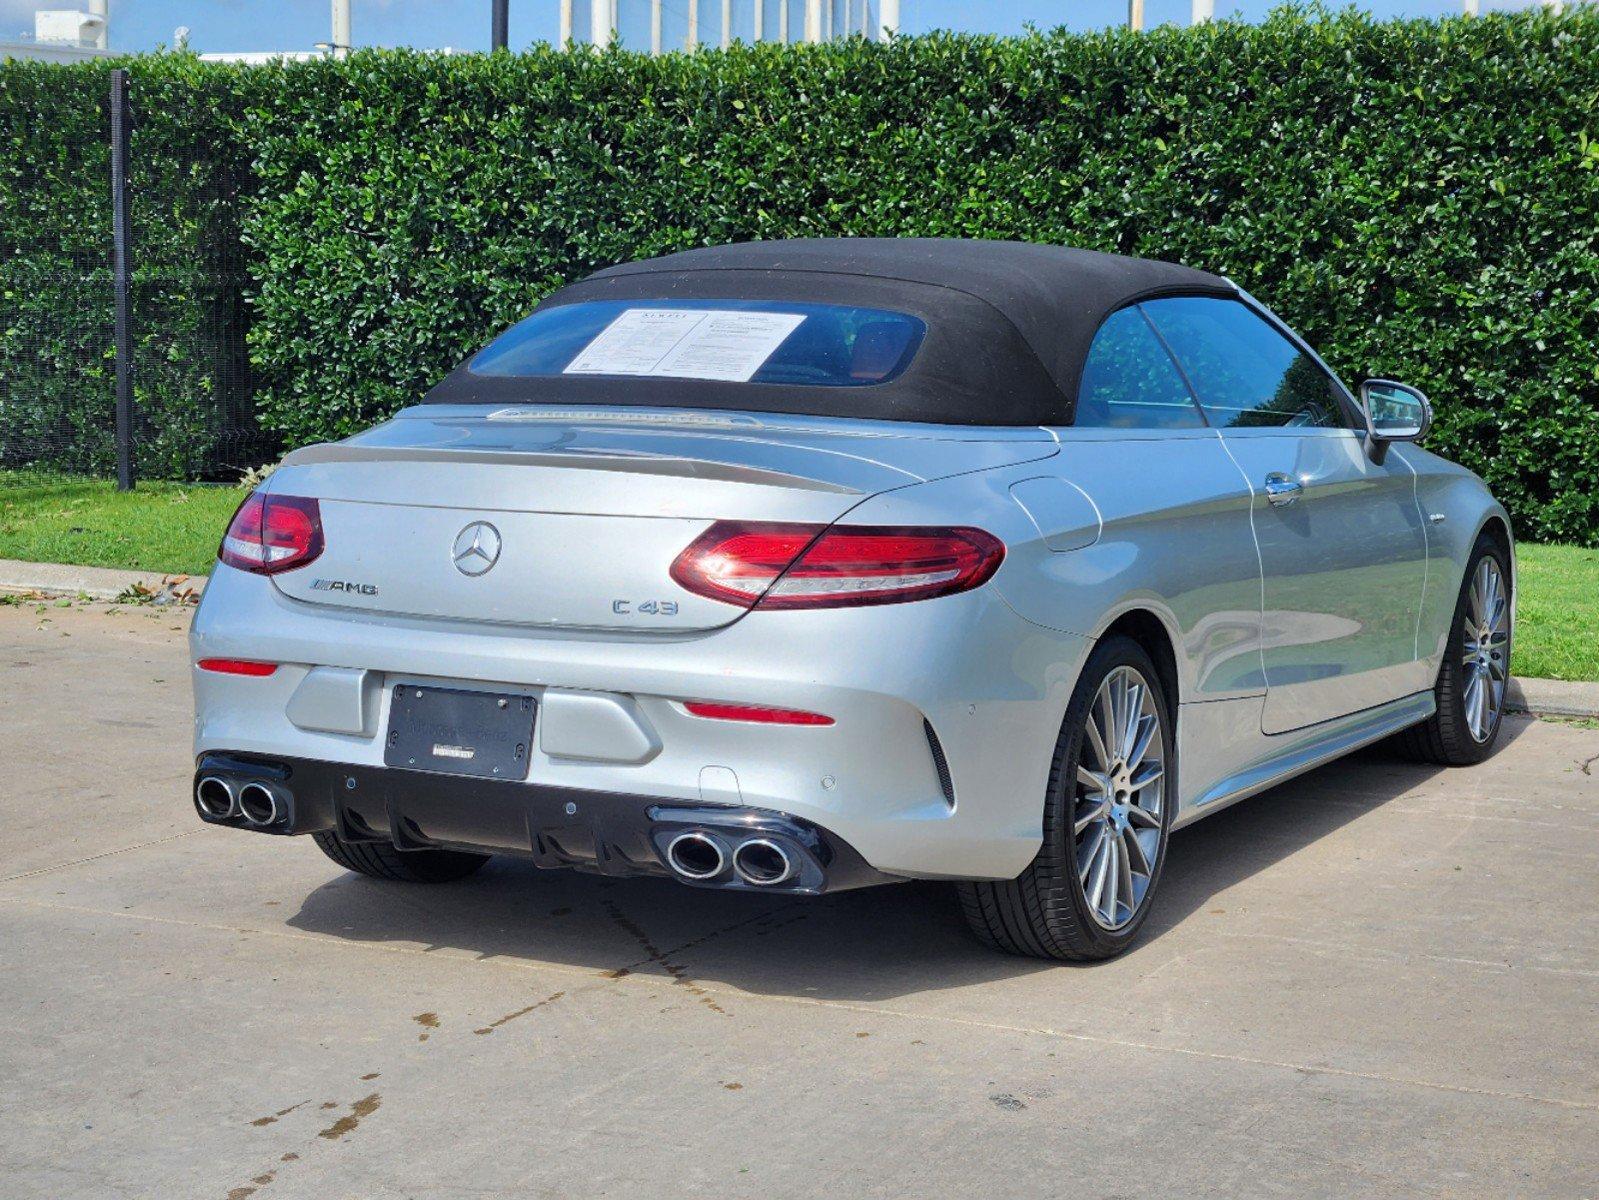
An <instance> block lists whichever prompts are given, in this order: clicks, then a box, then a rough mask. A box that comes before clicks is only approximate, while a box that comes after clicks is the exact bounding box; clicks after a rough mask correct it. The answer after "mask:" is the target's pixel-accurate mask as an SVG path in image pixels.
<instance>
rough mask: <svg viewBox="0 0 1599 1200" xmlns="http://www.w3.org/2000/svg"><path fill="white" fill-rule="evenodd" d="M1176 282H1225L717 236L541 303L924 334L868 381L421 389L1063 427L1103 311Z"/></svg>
mask: <svg viewBox="0 0 1599 1200" xmlns="http://www.w3.org/2000/svg"><path fill="white" fill-rule="evenodd" d="M1174 294H1180V295H1216V296H1233V295H1236V294H1237V292H1236V289H1234V288H1233V287H1232V286H1231V285H1230V284H1228V283H1227V282H1226V281H1225V280H1223V279H1221V278H1219V277H1218V276H1215V275H1209V274H1206V273H1205V272H1203V271H1195V270H1192V269H1191V268H1188V267H1183V266H1178V265H1177V264H1175V263H1164V262H1156V261H1154V260H1151V259H1142V258H1126V257H1123V256H1121V255H1116V254H1099V253H1096V252H1094V251H1090V250H1072V249H1067V248H1065V247H1061V246H1041V245H1035V244H1031V243H1026V242H997V241H994V242H990V241H969V240H958V239H943V238H816V239H805V240H795V241H776V242H745V243H740V244H737V245H730V246H713V247H709V248H706V249H702V250H688V251H684V252H683V253H680V254H669V255H665V256H664V257H661V258H652V259H645V260H643V261H641V262H633V263H624V264H622V265H620V266H615V267H610V268H608V269H606V270H603V271H599V272H597V273H595V274H593V275H590V276H588V277H587V278H585V279H582V280H579V281H578V282H577V283H574V284H571V285H570V286H568V287H565V288H562V289H561V290H560V291H558V292H555V293H554V294H553V295H551V296H549V297H548V298H547V299H545V301H544V302H543V303H542V304H540V305H539V309H545V308H549V307H553V306H555V305H562V304H575V303H579V302H582V301H587V300H666V299H730V300H731V299H739V300H789V301H810V302H817V303H837V304H855V305H862V306H866V307H876V308H885V309H891V310H895V311H899V312H907V313H911V314H913V315H915V316H918V317H920V318H922V320H924V321H925V322H926V323H927V328H928V332H927V337H926V339H925V341H924V342H923V344H922V347H921V349H920V350H919V351H918V352H917V355H916V357H915V359H914V360H913V361H912V363H911V365H910V367H909V368H908V369H907V370H906V371H905V372H904V373H903V374H901V375H900V376H899V377H897V378H896V379H893V380H891V381H890V382H888V383H883V384H877V385H874V386H870V387H848V388H841V387H808V386H800V385H791V384H760V383H728V382H718V381H702V380H684V379H656V378H645V377H629V378H626V379H619V378H604V377H594V376H576V375H560V376H552V377H540V378H506V377H491V376H486V375H477V374H474V373H473V372H472V371H471V370H470V369H469V366H468V364H467V363H463V364H462V365H461V366H460V367H458V368H457V369H456V370H455V371H454V372H453V373H452V374H451V375H449V376H448V377H447V378H446V379H445V380H444V381H443V382H441V383H440V384H439V385H438V386H437V387H436V388H434V389H433V390H432V391H431V392H429V393H428V396H427V400H428V401H429V402H432V403H444V404H479V403H519V404H525V403H533V404H539V403H555V404H584V405H589V404H617V405H656V406H665V407H693V408H725V409H744V410H749V411H757V412H790V413H807V414H813V415H821V416H838V417H869V418H879V419H885V418H886V419H892V420H904V421H927V422H932V423H936V424H955V425H1063V424H1069V423H1070V421H1071V416H1072V412H1073V409H1074V407H1075V404H1076V397H1077V383H1078V379H1079V378H1080V376H1081V375H1082V369H1083V359H1084V357H1085V356H1086V355H1087V353H1088V348H1089V345H1090V344H1091V343H1092V342H1093V339H1094V335H1095V334H1096V333H1097V332H1098V331H1099V327H1100V325H1101V324H1102V323H1103V322H1104V320H1105V318H1106V317H1108V316H1109V315H1110V314H1111V313H1113V312H1115V311H1116V310H1117V309H1119V308H1123V307H1125V306H1127V305H1128V304H1131V303H1134V302H1136V301H1138V300H1143V299H1148V298H1150V297H1153V296H1159V295H1174ZM468 361H469V362H470V360H468Z"/></svg>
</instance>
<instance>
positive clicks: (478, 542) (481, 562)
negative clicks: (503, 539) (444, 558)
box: [450, 521, 500, 575]
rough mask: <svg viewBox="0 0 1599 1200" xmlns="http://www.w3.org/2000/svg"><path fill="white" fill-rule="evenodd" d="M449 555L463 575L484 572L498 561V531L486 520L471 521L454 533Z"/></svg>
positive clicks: (481, 573)
mask: <svg viewBox="0 0 1599 1200" xmlns="http://www.w3.org/2000/svg"><path fill="white" fill-rule="evenodd" d="M450 557H451V558H452V559H453V560H454V561H455V569H456V570H457V571H459V572H461V574H463V575H483V574H486V573H487V572H488V570H489V568H490V567H492V566H493V565H494V564H495V563H497V562H499V561H500V531H499V530H498V529H496V528H494V526H492V525H490V524H489V523H488V522H487V521H473V522H472V523H471V524H470V525H468V526H467V527H466V528H465V529H463V530H461V532H460V533H458V534H456V535H455V545H454V546H453V547H451V549H450Z"/></svg>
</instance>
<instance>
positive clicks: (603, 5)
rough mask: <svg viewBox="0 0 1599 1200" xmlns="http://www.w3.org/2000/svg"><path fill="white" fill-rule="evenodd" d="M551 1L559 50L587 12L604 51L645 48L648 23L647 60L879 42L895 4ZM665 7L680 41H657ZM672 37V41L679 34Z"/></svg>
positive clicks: (591, 35) (893, 22)
mask: <svg viewBox="0 0 1599 1200" xmlns="http://www.w3.org/2000/svg"><path fill="white" fill-rule="evenodd" d="M555 3H556V6H557V13H558V15H557V18H556V29H557V31H558V32H557V34H556V41H557V43H558V44H559V45H562V46H564V45H566V44H567V43H568V42H570V41H572V39H573V37H574V35H575V32H576V31H575V29H574V24H573V18H574V16H576V17H577V18H578V19H579V20H581V19H582V17H583V15H584V13H583V10H584V9H587V20H586V22H584V24H585V25H586V27H587V34H588V41H589V42H591V43H592V44H594V45H596V46H609V45H610V44H611V43H612V42H613V41H617V40H619V35H631V34H636V35H637V36H636V37H634V36H629V37H624V38H622V39H621V40H624V41H625V42H626V43H627V44H628V45H629V46H637V47H638V48H639V49H643V48H644V45H645V42H644V36H643V32H642V30H643V27H644V25H645V24H646V23H647V25H648V29H649V35H648V43H647V44H648V47H649V51H650V53H651V54H660V53H661V52H662V51H663V50H675V49H678V48H679V46H681V47H682V49H685V50H695V49H698V48H700V47H702V46H729V45H731V44H732V43H733V40H734V38H735V37H741V38H744V40H746V41H756V42H781V43H785V44H786V43H788V42H827V41H833V40H835V39H839V38H847V37H855V36H859V37H864V38H868V39H870V40H871V41H874V42H881V41H887V40H888V39H889V38H890V37H892V36H893V35H894V34H896V33H898V32H899V11H900V0H720V3H715V2H714V0H555ZM713 4H714V8H713ZM663 9H664V10H665V11H666V13H668V14H670V15H672V16H673V17H674V18H675V19H676V20H677V21H678V22H679V23H680V29H681V38H682V40H681V42H679V40H678V37H677V36H673V37H671V38H670V40H665V41H663V21H662V10H663ZM574 10H576V11H575V12H574ZM702 10H703V11H702ZM646 14H647V16H646ZM624 18H626V20H625V21H624ZM634 26H638V28H637V29H635V28H634ZM673 33H674V35H676V34H677V30H674V31H673Z"/></svg>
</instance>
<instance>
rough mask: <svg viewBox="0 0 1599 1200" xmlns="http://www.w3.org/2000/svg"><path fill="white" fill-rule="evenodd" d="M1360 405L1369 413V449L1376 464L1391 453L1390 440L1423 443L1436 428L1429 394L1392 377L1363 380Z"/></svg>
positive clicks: (1367, 445) (1367, 430) (1367, 418)
mask: <svg viewBox="0 0 1599 1200" xmlns="http://www.w3.org/2000/svg"><path fill="white" fill-rule="evenodd" d="M1360 407H1361V409H1362V410H1363V411H1364V412H1365V414H1366V450H1367V453H1369V454H1370V455H1371V460H1372V461H1373V462H1375V463H1381V462H1382V460H1383V459H1384V458H1386V457H1387V456H1388V445H1389V443H1390V442H1419V441H1421V439H1422V438H1424V437H1426V436H1427V430H1429V429H1431V428H1432V405H1431V404H1430V403H1429V402H1428V400H1427V396H1426V393H1424V392H1423V391H1422V390H1421V389H1420V388H1413V387H1410V386H1409V385H1407V384H1403V383H1395V382H1394V381H1393V380H1392V379H1368V380H1366V381H1365V382H1364V383H1362V384H1361V385H1360Z"/></svg>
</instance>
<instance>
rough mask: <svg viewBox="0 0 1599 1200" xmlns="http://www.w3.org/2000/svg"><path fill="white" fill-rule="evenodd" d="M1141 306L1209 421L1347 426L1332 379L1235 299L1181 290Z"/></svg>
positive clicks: (1231, 424)
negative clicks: (1178, 294) (1184, 293)
mask: <svg viewBox="0 0 1599 1200" xmlns="http://www.w3.org/2000/svg"><path fill="white" fill-rule="evenodd" d="M1143 308H1144V311H1145V312H1147V313H1148V314H1149V319H1150V320H1151V321H1152V322H1154V325H1155V328H1156V329H1158V330H1160V334H1161V336H1162V337H1163V338H1165V339H1166V343H1167V345H1169V346H1170V347H1171V348H1172V353H1173V354H1175V355H1176V356H1177V361H1178V362H1180V363H1182V364H1183V370H1184V371H1186V372H1187V373H1188V378H1189V381H1190V382H1192V383H1193V385H1194V391H1195V392H1197V393H1198V394H1199V403H1200V404H1201V405H1202V406H1203V407H1204V409H1205V415H1206V416H1207V417H1209V418H1210V423H1211V424H1212V425H1218V426H1221V427H1223V428H1227V427H1233V428H1238V427H1240V426H1262V425H1266V426H1274V425H1280V426H1297V427H1306V428H1324V429H1325V428H1331V429H1340V428H1346V427H1348V425H1349V420H1348V418H1347V417H1346V415H1345V412H1344V409H1343V407H1342V406H1341V405H1340V404H1339V403H1338V393H1339V388H1338V384H1337V381H1335V380H1334V379H1333V377H1332V376H1331V375H1329V374H1327V372H1326V371H1324V370H1322V368H1321V367H1320V366H1319V365H1317V363H1316V361H1315V359H1313V358H1311V357H1310V356H1309V355H1308V354H1305V353H1304V352H1303V351H1301V350H1300V349H1299V348H1298V347H1297V346H1295V345H1294V344H1293V343H1292V342H1291V341H1289V340H1288V339H1287V338H1285V337H1284V336H1283V335H1282V334H1280V333H1278V332H1277V330H1276V329H1274V328H1272V326H1271V325H1270V324H1268V323H1267V322H1266V321H1264V320H1262V319H1261V318H1260V317H1258V316H1256V315H1255V313H1253V312H1251V311H1250V310H1249V309H1248V308H1246V307H1245V306H1244V305H1243V304H1240V303H1239V302H1238V301H1237V300H1218V299H1212V298H1209V297H1200V296H1186V297H1180V298H1174V299H1171V300H1151V301H1149V302H1148V303H1146V304H1145V305H1144V306H1143Z"/></svg>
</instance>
